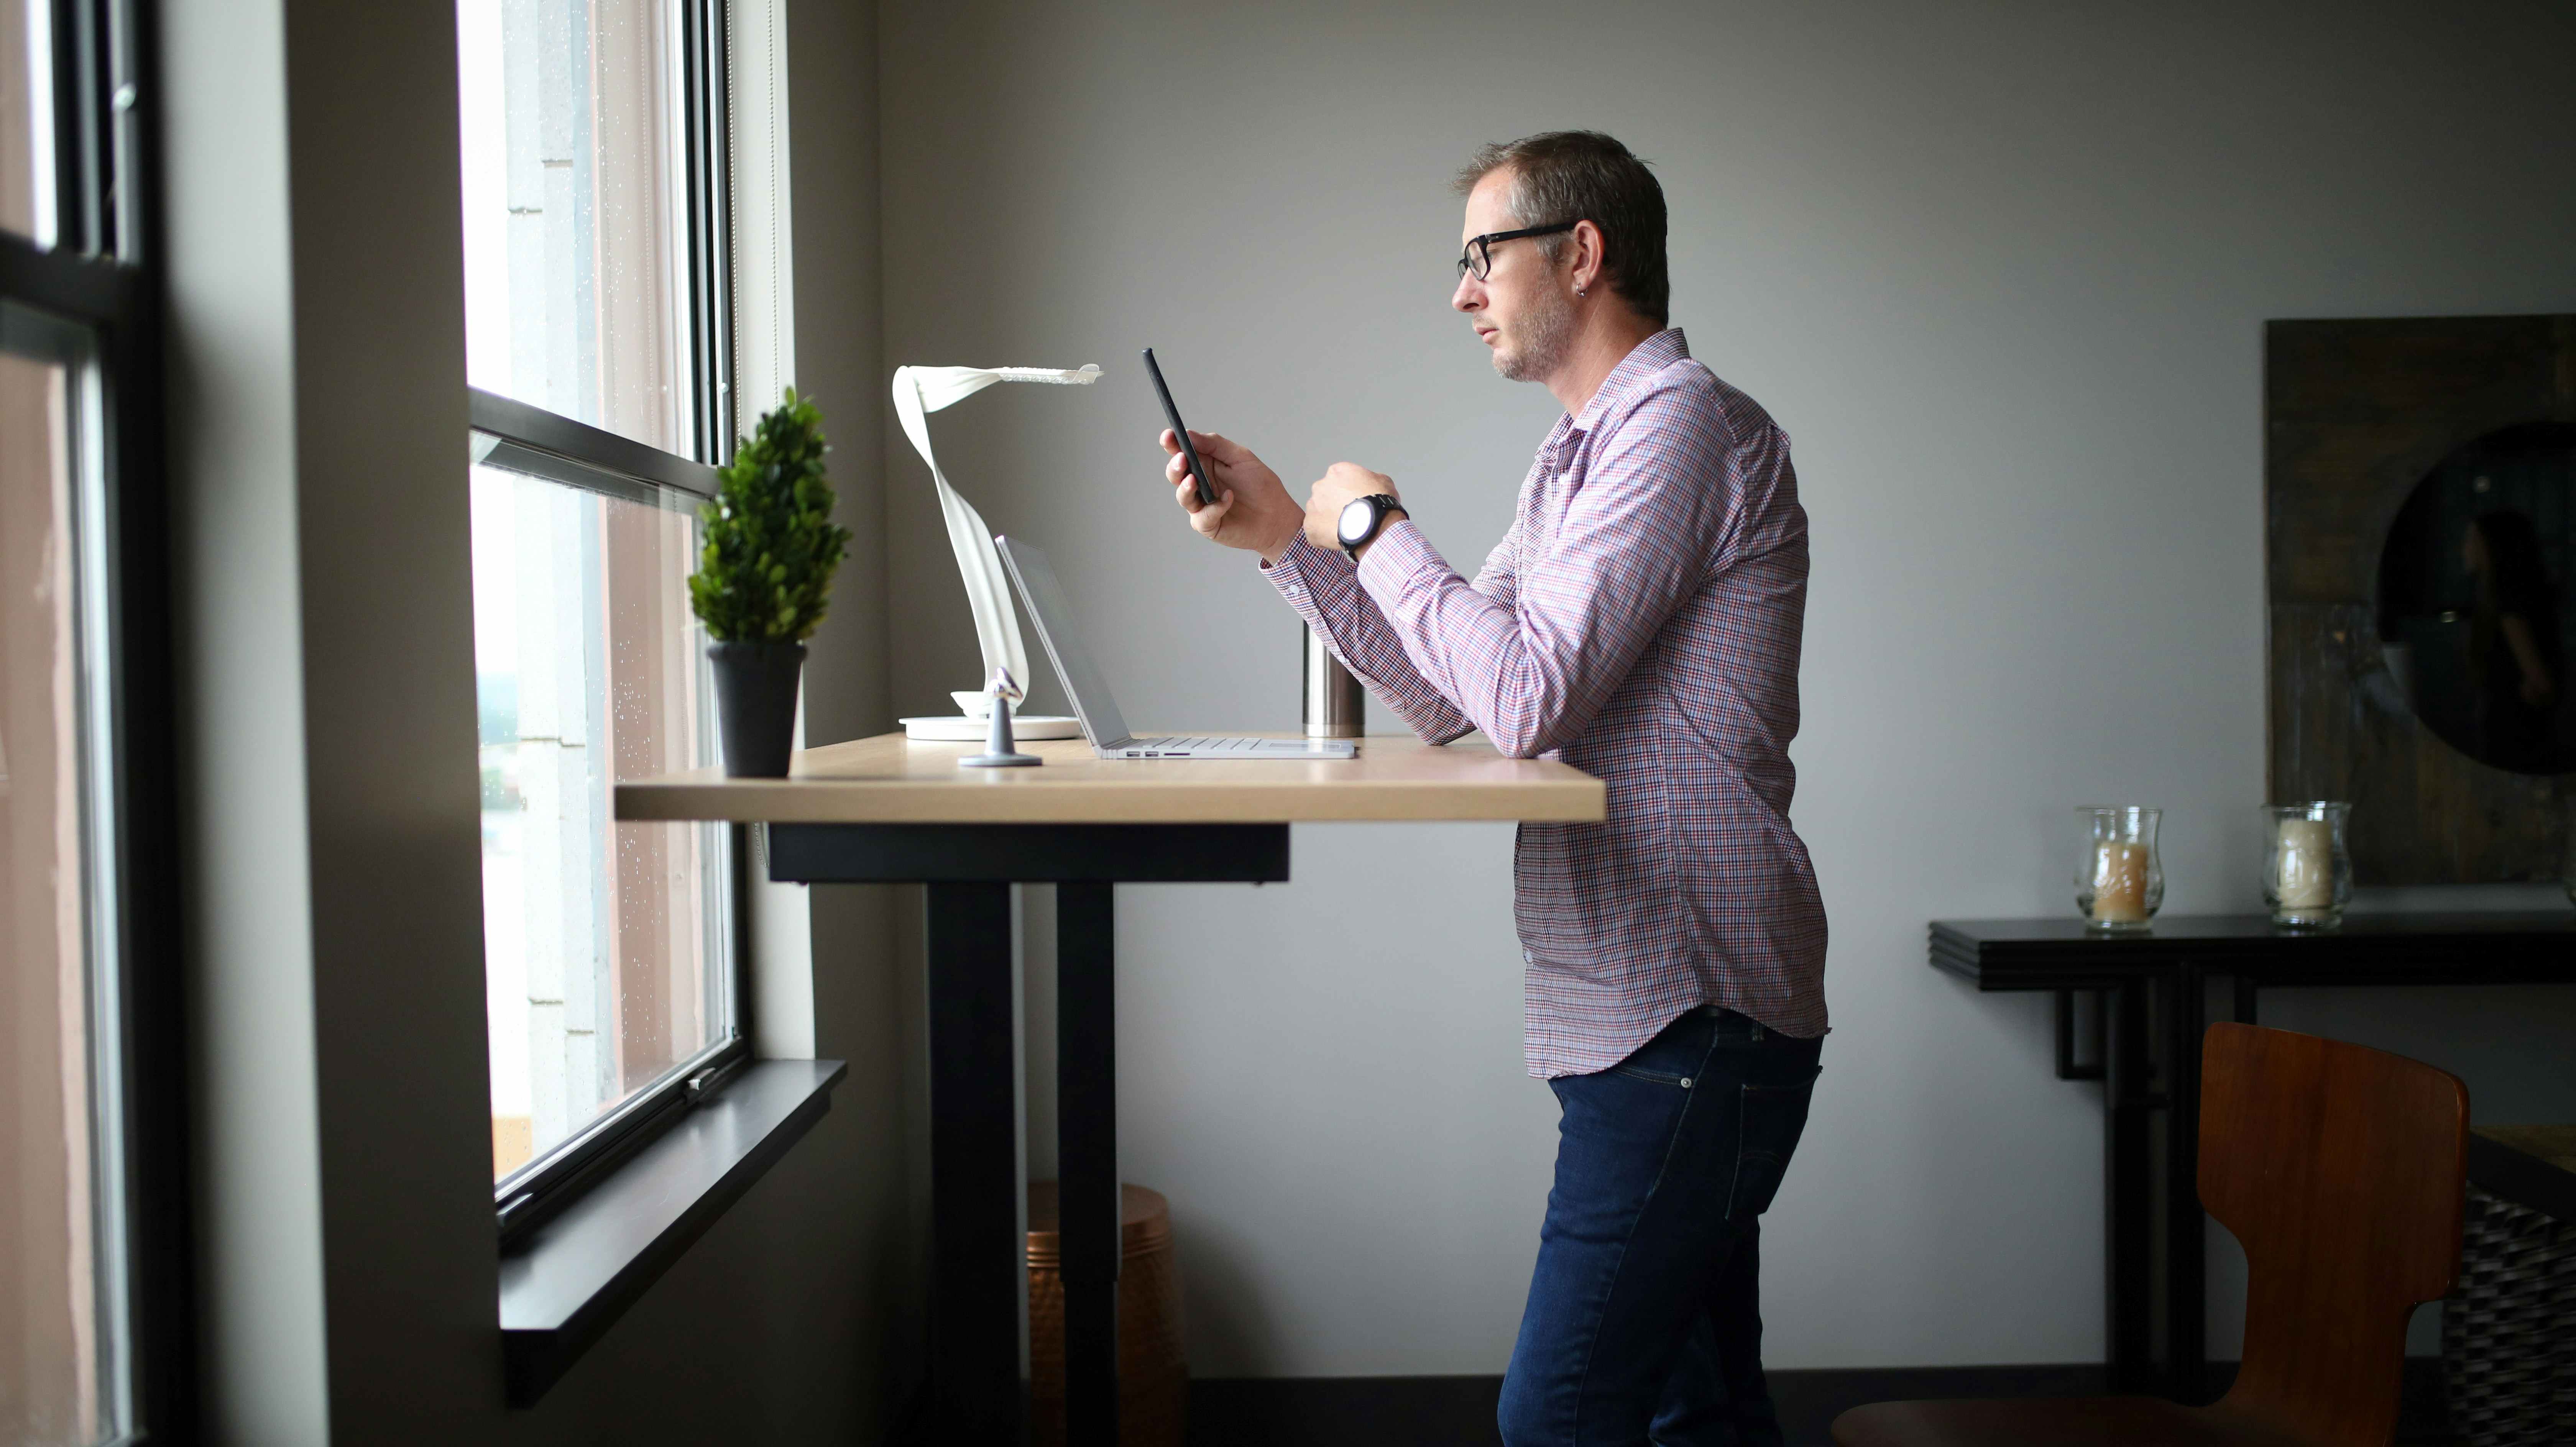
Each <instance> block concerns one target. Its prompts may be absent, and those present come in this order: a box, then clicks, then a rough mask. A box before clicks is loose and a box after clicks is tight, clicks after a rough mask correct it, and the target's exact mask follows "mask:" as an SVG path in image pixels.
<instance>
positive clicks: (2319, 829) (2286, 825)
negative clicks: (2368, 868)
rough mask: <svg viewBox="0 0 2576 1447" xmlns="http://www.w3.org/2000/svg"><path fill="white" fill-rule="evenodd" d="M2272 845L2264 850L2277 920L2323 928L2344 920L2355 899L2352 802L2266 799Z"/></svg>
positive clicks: (2266, 896) (2269, 900)
mask: <svg viewBox="0 0 2576 1447" xmlns="http://www.w3.org/2000/svg"><path fill="white" fill-rule="evenodd" d="M2263 820H2264V824H2265V826H2266V828H2267V829H2268V831H2269V838H2270V845H2269V847H2268V848H2266V849H2265V850H2264V852H2263V903H2265V904H2266V905H2269V906H2270V907H2271V910H2272V922H2273V923H2274V924H2285V925H2290V926H2292V927H2294V928H2301V929H2323V928H2331V927H2332V926H2334V925H2338V924H2341V923H2343V907H2344V906H2345V905H2347V904H2350V903H2352V851H2351V848H2350V847H2349V845H2348V844H2347V843H2346V841H2345V829H2346V826H2347V825H2349V824H2350V822H2351V820H2352V806H2351V805H2350V804H2343V803H2337V802H2334V801H2332V800H2327V799H2319V800H2316V801H2314V802H2312V803H2307V804H2266V805H2264V806H2263Z"/></svg>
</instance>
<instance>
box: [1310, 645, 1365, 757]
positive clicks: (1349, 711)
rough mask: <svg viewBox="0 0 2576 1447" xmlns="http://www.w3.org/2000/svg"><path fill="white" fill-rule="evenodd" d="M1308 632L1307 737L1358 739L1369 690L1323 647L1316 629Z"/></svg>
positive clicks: (1363, 721)
mask: <svg viewBox="0 0 2576 1447" xmlns="http://www.w3.org/2000/svg"><path fill="white" fill-rule="evenodd" d="M1300 629H1301V631H1303V632H1304V633H1305V635H1306V737H1308V738H1310V739H1355V738H1358V737H1359V736H1360V734H1361V731H1362V725H1363V724H1365V723H1366V721H1367V718H1366V716H1367V712H1368V690H1367V689H1366V688H1364V687H1362V686H1361V684H1360V681H1359V678H1358V676H1357V675H1355V674H1353V673H1352V672H1351V671H1350V670H1349V669H1347V668H1344V667H1342V661H1341V660H1340V659H1338V658H1335V657H1334V656H1333V655H1332V652H1331V650H1329V649H1327V648H1325V647H1324V640H1323V639H1321V638H1319V637H1317V636H1316V634H1315V630H1313V629H1311V628H1305V627H1304V626H1303V625H1302V624H1301V625H1300Z"/></svg>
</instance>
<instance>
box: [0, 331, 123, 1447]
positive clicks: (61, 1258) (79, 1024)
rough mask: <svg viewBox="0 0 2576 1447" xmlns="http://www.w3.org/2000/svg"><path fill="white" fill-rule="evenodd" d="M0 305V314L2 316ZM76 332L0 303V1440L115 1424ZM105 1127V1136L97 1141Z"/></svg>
mask: <svg viewBox="0 0 2576 1447" xmlns="http://www.w3.org/2000/svg"><path fill="white" fill-rule="evenodd" d="M5 305H6V304H0V306H5ZM83 342H84V339H83V337H82V335H81V333H80V332H79V331H78V330H77V329H76V328H72V327H68V326H64V325H62V324H60V323H58V322H55V321H53V320H51V319H49V318H45V317H43V316H41V315H39V314H35V313H31V312H28V311H25V310H22V309H19V308H15V307H8V308H7V309H6V310H0V660H5V666H6V669H7V678H8V686H7V691H6V693H5V695H0V891H5V892H0V938H5V940H6V942H7V943H6V948H7V951H8V953H7V955H6V959H7V961H8V1002H9V1004H8V1009H7V1011H6V1012H5V1014H0V1020H5V1021H6V1030H7V1038H6V1042H5V1044H4V1045H0V1053H5V1055H6V1056H7V1058H8V1059H9V1060H10V1061H11V1062H12V1065H13V1068H12V1069H10V1070H9V1071H8V1072H6V1073H5V1074H0V1159H5V1160H7V1161H9V1162H11V1168H12V1173H13V1175H15V1176H16V1178H17V1179H16V1181H15V1183H14V1184H15V1186H16V1187H17V1189H14V1190H11V1191H8V1192H5V1193H0V1239H5V1240H6V1242H7V1243H8V1245H7V1248H6V1249H5V1250H0V1302H7V1303H11V1304H13V1307H14V1309H13V1310H12V1311H10V1313H9V1314H8V1316H7V1317H6V1318H5V1319H0V1370H5V1371H6V1373H7V1375H8V1377H9V1378H10V1379H12V1380H14V1381H20V1382H23V1383H24V1384H25V1385H24V1388H23V1391H21V1392H12V1393H8V1394H7V1395H0V1433H5V1434H6V1435H7V1436H8V1438H9V1440H11V1441H24V1442H44V1443H53V1442H82V1443H86V1442H96V1441H101V1440H104V1439H107V1438H112V1437H114V1436H115V1435H116V1434H117V1432H118V1430H119V1428H120V1427H121V1426H122V1424H123V1420H124V1415H125V1414H124V1408H123V1403H122V1400H121V1399H122V1396H123V1391H122V1388H121V1385H120V1383H119V1382H118V1380H117V1377H118V1362H117V1358H118V1357H119V1356H120V1355H121V1346H122V1339H123V1337H124V1331H123V1324H122V1322H121V1321H120V1320H119V1316H120V1313H121V1309H122V1296H123V1294H122V1292H120V1291H119V1290H118V1289H117V1282H116V1276H117V1274H118V1271H119V1269H120V1265H121V1263H120V1261H119V1259H118V1252H117V1251H116V1250H115V1219H114V1212H113V1206H114V1203H115V1201H116V1200H117V1199H118V1197H119V1195H120V1194H121V1193H120V1190H119V1184H120V1183H119V1181H118V1176H119V1174H120V1172H119V1169H118V1167H119V1161H118V1158H117V1153H116V1149H115V1147H116V1141H115V1131H114V1127H115V1121H114V1116H113V1112H112V1109H111V1103H112V1102H113V1100H114V1098H115V1096H114V1089H115V1086H114V1071H115V1066H116V1060H115V1040H114V1038H113V1035H112V1033H111V1032H107V1031H102V1030H100V1029H98V1028H97V1025H98V1023H99V1021H100V1020H101V1018H102V1017H104V1018H106V1019H113V1018H114V1010H115V999H114V988H115V972H114V971H113V970H112V969H106V968H102V966H103V965H104V964H106V963H108V962H110V961H112V960H113V959H114V951H115V936H114V930H113V923H112V922H113V919H114V912H113V910H110V909H100V908H98V907H97V906H98V904H99V901H98V900H97V899H96V897H95V891H96V890H97V888H98V886H99V885H100V884H102V883H104V882H105V880H104V878H103V876H104V875H105V874H106V873H107V870H106V869H104V868H103V867H102V866H104V865H105V864H106V863H107V860H108V859H109V857H110V854H109V850H108V845H109V844H110V842H111V837H112V826H111V825H110V822H109V821H110V820H111V819H112V817H113V809H112V808H110V807H101V805H103V804H105V803H106V802H107V801H106V800H105V799H104V798H101V797H97V796H98V794H99V793H100V791H103V790H105V789H106V788H107V787H109V780H110V777H111V776H110V774H109V771H108V770H106V769H105V768H103V767H101V766H102V764H103V763H104V762H105V758H104V755H105V753H106V750H105V749H104V748H103V747H102V744H103V742H104V741H103V740H101V739H99V738H98V737H97V734H96V730H97V726H98V724H99V722H100V720H101V719H102V718H103V717H104V716H105V714H106V708H107V704H108V700H107V699H106V698H105V697H103V696H102V694H101V689H102V686H103V685H104V684H105V683H106V682H107V681H108V677H109V671H108V670H107V669H105V668H102V667H100V666H99V664H100V660H98V659H96V658H94V657H92V656H90V650H91V648H92V647H93V646H94V644H95V640H96V636H97V630H98V625H99V616H100V615H99V610H98V609H97V608H96V607H95V606H84V604H85V603H86V602H88V600H87V599H85V598H84V596H83V595H84V593H85V592H86V591H87V590H88V589H89V587H90V586H92V585H94V583H95V580H96V575H97V571H98V570H97V568H96V566H95V562H94V560H93V559H91V558H89V557H86V556H83V554H84V553H85V552H86V551H87V546H86V545H87V544H88V543H89V542H90V541H91V540H93V539H95V538H96V537H97V535H98V511H99V507H98V503H99V499H98V496H97V490H96V486H95V484H96V480H97V479H96V476H95V469H94V457H93V456H90V455H85V454H90V453H91V452H92V449H90V448H86V447H83V446H82V445H81V443H82V441H83V434H84V433H85V432H86V431H87V429H86V428H85V427H83V426H82V422H83V420H84V418H85V417H86V416H87V415H89V414H91V412H92V409H91V408H90V407H89V406H87V405H86V402H87V399H86V398H84V397H83V396H82V395H81V393H82V392H83V390H84V384H85V383H86V382H87V380H88V377H89V375H90V369H89V367H88V365H87V363H88V358H86V357H85V356H84V355H82V353H83V351H84V345H83ZM102 1135H104V1136H105V1138H104V1139H102Z"/></svg>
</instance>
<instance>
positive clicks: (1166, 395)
mask: <svg viewBox="0 0 2576 1447" xmlns="http://www.w3.org/2000/svg"><path fill="white" fill-rule="evenodd" d="M1145 375H1146V376H1149V377H1151V378H1153V379H1154V395H1155V396H1157V397H1160V398H1162V399H1163V420H1164V421H1166V422H1169V423H1170V424H1171V425H1172V435H1173V436H1174V437H1177V438H1179V439H1180V440H1181V459H1182V460H1183V461H1184V462H1187V463H1188V464H1189V465H1190V476H1192V477H1194V478H1197V479H1198V483H1199V506H1201V507H1213V506H1215V505H1216V484H1214V483H1212V482H1210V481H1208V473H1207V464H1206V463H1204V462H1201V461H1199V450H1198V449H1197V448H1195V447H1192V446H1191V445H1190V429H1189V427H1188V426H1187V425H1186V424H1184V423H1183V422H1182V421H1181V409H1180V408H1178V407H1175V406H1173V405H1172V389H1171V388H1169V387H1166V386H1164V385H1163V369H1162V368H1161V367H1158V366H1156V365H1155V364H1154V349H1153V348H1152V347H1147V348H1146V349H1145Z"/></svg>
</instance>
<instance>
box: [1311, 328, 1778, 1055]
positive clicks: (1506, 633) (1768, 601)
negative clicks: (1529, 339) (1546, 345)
mask: <svg viewBox="0 0 2576 1447" xmlns="http://www.w3.org/2000/svg"><path fill="white" fill-rule="evenodd" d="M1268 572H1269V577H1270V579H1271V581H1272V582H1273V583H1274V584H1276V585H1277V587H1278V589H1279V592H1280V593H1281V595H1282V596H1284V597H1285V598H1286V599H1287V600H1288V602H1289V604H1290V605H1291V606H1293V607H1294V608H1296V610H1297V611H1298V612H1299V613H1300V614H1302V615H1304V617H1305V619H1306V621H1307V623H1308V624H1310V625H1312V626H1313V627H1314V628H1315V629H1316V630H1317V632H1319V633H1320V634H1321V635H1322V636H1323V638H1324V639H1325V641H1326V642H1327V644H1328V645H1329V646H1330V647H1331V648H1332V650H1333V651H1334V652H1335V653H1336V654H1338V655H1339V656H1340V657H1341V659H1342V661H1343V662H1344V663H1346V664H1347V665H1349V667H1350V669H1351V671H1352V672H1354V673H1356V674H1359V675H1360V676H1361V677H1363V678H1365V679H1367V680H1368V681H1369V682H1370V683H1371V684H1372V685H1373V686H1374V688H1375V690H1376V692H1377V694H1378V696H1379V697H1380V698H1382V699H1384V700H1385V701H1386V702H1387V703H1388V704H1389V705H1391V706H1392V707H1393V708H1394V709H1395V711H1396V712H1397V713H1399V714H1401V715H1403V717H1404V720H1405V722H1406V723H1408V724H1410V725H1412V727H1413V730H1414V732H1416V733H1418V734H1420V735H1421V736H1422V737H1423V738H1425V739H1427V740H1429V741H1431V742H1433V743H1446V742H1448V741H1449V740H1451V739H1454V738H1457V737H1459V736H1460V735H1462V734H1465V733H1466V732H1468V731H1469V730H1470V729H1479V728H1480V729H1483V730H1484V732H1485V736H1486V737H1487V738H1489V739H1491V740H1492V741H1493V742H1494V745H1495V746H1496V747H1497V748H1499V749H1501V750H1502V751H1503V752H1504V753H1507V754H1511V755H1515V756H1518V757H1523V758H1528V757H1539V758H1554V759H1562V760H1564V761H1565V762H1566V763H1569V764H1572V765H1574V766H1575V767H1576V768H1579V769H1582V770H1584V771H1585V772H1587V773H1591V774H1594V775H1596V776H1598V777H1599V778H1600V779H1601V780H1602V781H1603V782H1604V784H1605V785H1606V786H1607V789H1608V796H1609V817H1608V819H1607V821H1606V822H1604V823H1601V824H1524V825H1522V826H1521V830H1520V841H1519V848H1518V849H1517V851H1516V853H1515V857H1514V863H1513V883H1514V885H1515V894H1516V903H1515V913H1516V915H1517V920H1518V923H1519V926H1520V938H1521V945H1522V957H1523V959H1524V960H1525V961H1526V963H1527V965H1528V970H1527V981H1526V990H1527V996H1526V1008H1527V1019H1528V1055H1529V1068H1530V1073H1531V1074H1532V1075H1543V1076H1558V1075H1578V1074H1584V1073H1587V1072H1590V1071H1595V1070H1602V1069H1606V1068H1608V1067H1609V1066H1612V1065H1615V1064H1617V1063H1618V1062H1619V1061H1620V1060H1622V1059H1624V1058H1625V1057H1626V1056H1627V1055H1628V1054H1629V1053H1630V1052H1631V1051H1633V1050H1635V1049H1636V1048H1637V1047H1638V1046H1640V1045H1643V1044H1644V1043H1645V1042H1646V1041H1647V1040H1649V1039H1652V1038H1653V1037H1654V1035H1655V1033H1656V1032H1657V1031H1659V1030H1661V1029H1663V1027H1664V1026H1666V1025H1668V1024H1670V1023H1671V1022H1672V1021H1673V1020H1674V1019H1676V1018H1677V1017H1679V1016H1680V1015H1682V1014H1683V1013H1685V1012H1687V1011H1689V1010H1692V1009H1695V1008H1697V1007H1699V1006H1701V1005H1703V1004H1718V1005H1723V1006H1726V1007H1727V1008H1729V1009H1733V1010H1736V1011H1739V1012H1741V1013H1743V1014H1745V1015H1749V1016H1751V1017H1752V1018H1753V1019H1755V1020H1758V1021H1760V1022H1761V1023H1762V1024H1764V1025H1766V1026H1769V1027H1771V1028H1772V1029H1775V1030H1778V1031H1780V1032H1781V1033H1783V1034H1787V1035H1796V1036H1802V1037H1803V1036H1813V1035H1820V1034H1823V1033H1824V1030H1825V996H1824V970H1825V911H1824V905H1823V903H1822V901H1821V900H1819V898H1818V897H1817V894H1816V876H1815V870H1814V868H1813V866H1812V865H1811V864H1810V863H1809V862H1808V859H1807V848H1806V846H1805V845H1804V844H1803V843H1801V842H1800V841H1799V839H1798V836H1797V834H1796V833H1795V832H1794V831H1792V830H1791V829H1790V827H1789V796H1790V793H1791V792H1792V790H1793V788H1794V787H1795V784H1796V775H1795V772H1794V771H1793V770H1792V768H1791V767H1790V764H1789V752H1788V751H1789V740H1790V739H1791V738H1792V737H1793V736H1795V735H1796V733H1797V731H1798V647H1799V632H1800V629H1801V627H1802V625H1803V623H1804V621H1805V615H1806V604H1807V515H1806V511H1805V510H1804V509H1803V508H1801V507H1799V505H1798V491H1797V476H1796V474H1795V473H1794V472H1792V471H1791V469H1790V466H1789V438H1788V436H1787V434H1785V433H1783V432H1782V431H1781V430H1780V429H1779V428H1778V427H1777V426H1776V425H1774V424H1773V422H1772V421H1771V418H1770V416H1769V415H1768V414H1767V413H1765V412H1764V411H1763V410H1762V408H1761V407H1760V406H1759V405H1757V404H1756V403H1755V402H1754V401H1753V399H1752V398H1750V397H1747V396H1745V395H1744V394H1743V393H1741V392H1739V391H1736V390H1735V389H1734V388H1732V387H1730V386H1728V385H1726V384H1725V383H1724V382H1721V381H1719V380H1718V379H1717V378H1716V376H1715V375H1713V374H1712V373H1711V372H1710V371H1709V370H1708V368H1706V367H1704V366H1702V365H1701V364H1699V363H1698V362H1695V361H1693V360H1691V356H1690V349H1689V347H1688V346H1687V345H1686V344H1685V343H1684V342H1683V340H1682V334H1681V332H1680V331H1679V330H1678V329H1669V330H1666V331H1662V332H1658V333H1656V334H1655V335H1654V336H1652V337H1649V338H1647V339H1646V340H1645V341H1643V342H1641V343H1639V344H1638V346H1637V348H1636V350H1634V351H1632V352H1630V353H1629V354H1628V356H1627V358H1626V359H1625V360H1623V361H1622V362H1620V364H1619V365H1618V367H1617V368H1615V369H1614V370H1613V371H1612V372H1611V373H1610V376H1609V378H1608V380H1606V381H1604V382H1603V383H1602V385H1601V390H1600V391H1599V392H1598V393H1596V394H1594V396H1593V398H1592V400H1591V401H1590V402H1587V403H1586V404H1584V408H1583V412H1582V415H1580V416H1574V417H1560V418H1558V419H1557V423H1556V427H1555V429H1554V430H1553V431H1551V432H1549V433H1548V435H1547V441H1546V442H1545V443H1544V444H1543V445H1541V446H1540V448H1539V451H1538V459H1537V461H1536V463H1535V464H1534V465H1533V466H1532V467H1531V468H1530V473H1529V477H1528V478H1527V480H1525V481H1524V482H1522V484H1521V493H1520V507H1519V514H1518V517H1517V518H1516V519H1515V520H1514V522H1513V524H1512V527H1511V530H1510V531H1509V532H1506V533H1505V534H1504V535H1503V540H1502V542H1501V543H1499V544H1497V545H1496V546H1495V548H1494V551H1493V552H1492V554H1491V555H1489V556H1488V557H1487V558H1486V559H1485V566H1484V568H1483V569H1482V570H1481V571H1480V572H1478V573H1477V575H1476V580H1475V581H1474V582H1473V583H1470V582H1468V581H1467V580H1466V579H1465V578H1463V577H1460V576H1459V575H1458V573H1457V572H1456V571H1455V570H1454V569H1452V568H1451V567H1450V566H1449V564H1448V563H1447V562H1445V561H1444V560H1442V558H1441V556H1440V554H1439V553H1438V552H1436V551H1434V550H1433V548H1432V546H1431V543H1430V541H1429V540H1428V539H1426V538H1424V537H1423V535H1422V533H1421V531H1420V530H1419V529H1417V528H1415V527H1414V526H1413V525H1412V524H1411V523H1410V522H1409V521H1408V520H1406V519H1404V518H1398V519H1396V520H1394V522H1393V523H1392V524H1391V525H1390V526H1389V527H1388V528H1387V529H1386V530H1385V531H1384V532H1382V533H1380V534H1379V536H1378V540H1377V541H1376V542H1375V543H1373V544H1371V545H1370V547H1369V549H1368V554H1367V556H1366V557H1365V558H1363V559H1362V560H1361V561H1360V563H1359V564H1358V566H1357V567H1354V566H1353V565H1352V564H1351V562H1350V560H1349V559H1348V558H1346V557H1345V556H1343V555H1342V554H1341V553H1339V552H1327V551H1325V550H1323V549H1320V548H1317V547H1314V546H1313V545H1311V544H1309V543H1307V542H1306V541H1305V540H1304V539H1303V538H1300V539H1298V540H1297V541H1295V542H1293V543H1291V544H1290V545H1289V548H1288V552H1287V555H1286V556H1285V557H1283V558H1282V559H1281V560H1280V562H1279V563H1278V564H1277V565H1275V566H1272V567H1271V568H1270V569H1269V570H1268Z"/></svg>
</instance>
